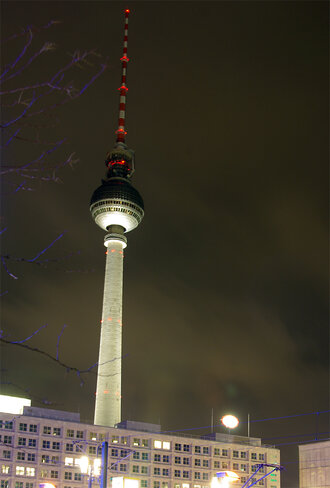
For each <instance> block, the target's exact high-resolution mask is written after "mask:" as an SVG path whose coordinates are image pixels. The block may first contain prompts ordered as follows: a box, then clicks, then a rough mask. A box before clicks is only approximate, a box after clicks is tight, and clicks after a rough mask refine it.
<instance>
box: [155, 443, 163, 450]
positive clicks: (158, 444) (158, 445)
mask: <svg viewBox="0 0 330 488" xmlns="http://www.w3.org/2000/svg"><path fill="white" fill-rule="evenodd" d="M154 448H155V449H161V448H162V441H154Z"/></svg>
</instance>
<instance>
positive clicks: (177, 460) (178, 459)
mask: <svg viewBox="0 0 330 488" xmlns="http://www.w3.org/2000/svg"><path fill="white" fill-rule="evenodd" d="M174 462H175V464H181V458H180V456H175V458H174Z"/></svg>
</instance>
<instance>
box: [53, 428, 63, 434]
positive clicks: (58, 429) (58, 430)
mask: <svg viewBox="0 0 330 488" xmlns="http://www.w3.org/2000/svg"><path fill="white" fill-rule="evenodd" d="M53 435H61V429H60V427H54V428H53Z"/></svg>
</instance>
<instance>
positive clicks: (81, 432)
mask: <svg viewBox="0 0 330 488" xmlns="http://www.w3.org/2000/svg"><path fill="white" fill-rule="evenodd" d="M76 437H77V439H83V438H84V431H83V430H77V434H76Z"/></svg>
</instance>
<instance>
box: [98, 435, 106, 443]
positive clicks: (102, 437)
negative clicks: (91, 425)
mask: <svg viewBox="0 0 330 488" xmlns="http://www.w3.org/2000/svg"><path fill="white" fill-rule="evenodd" d="M104 439H105V434H99V441H100V442H103V441H104Z"/></svg>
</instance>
